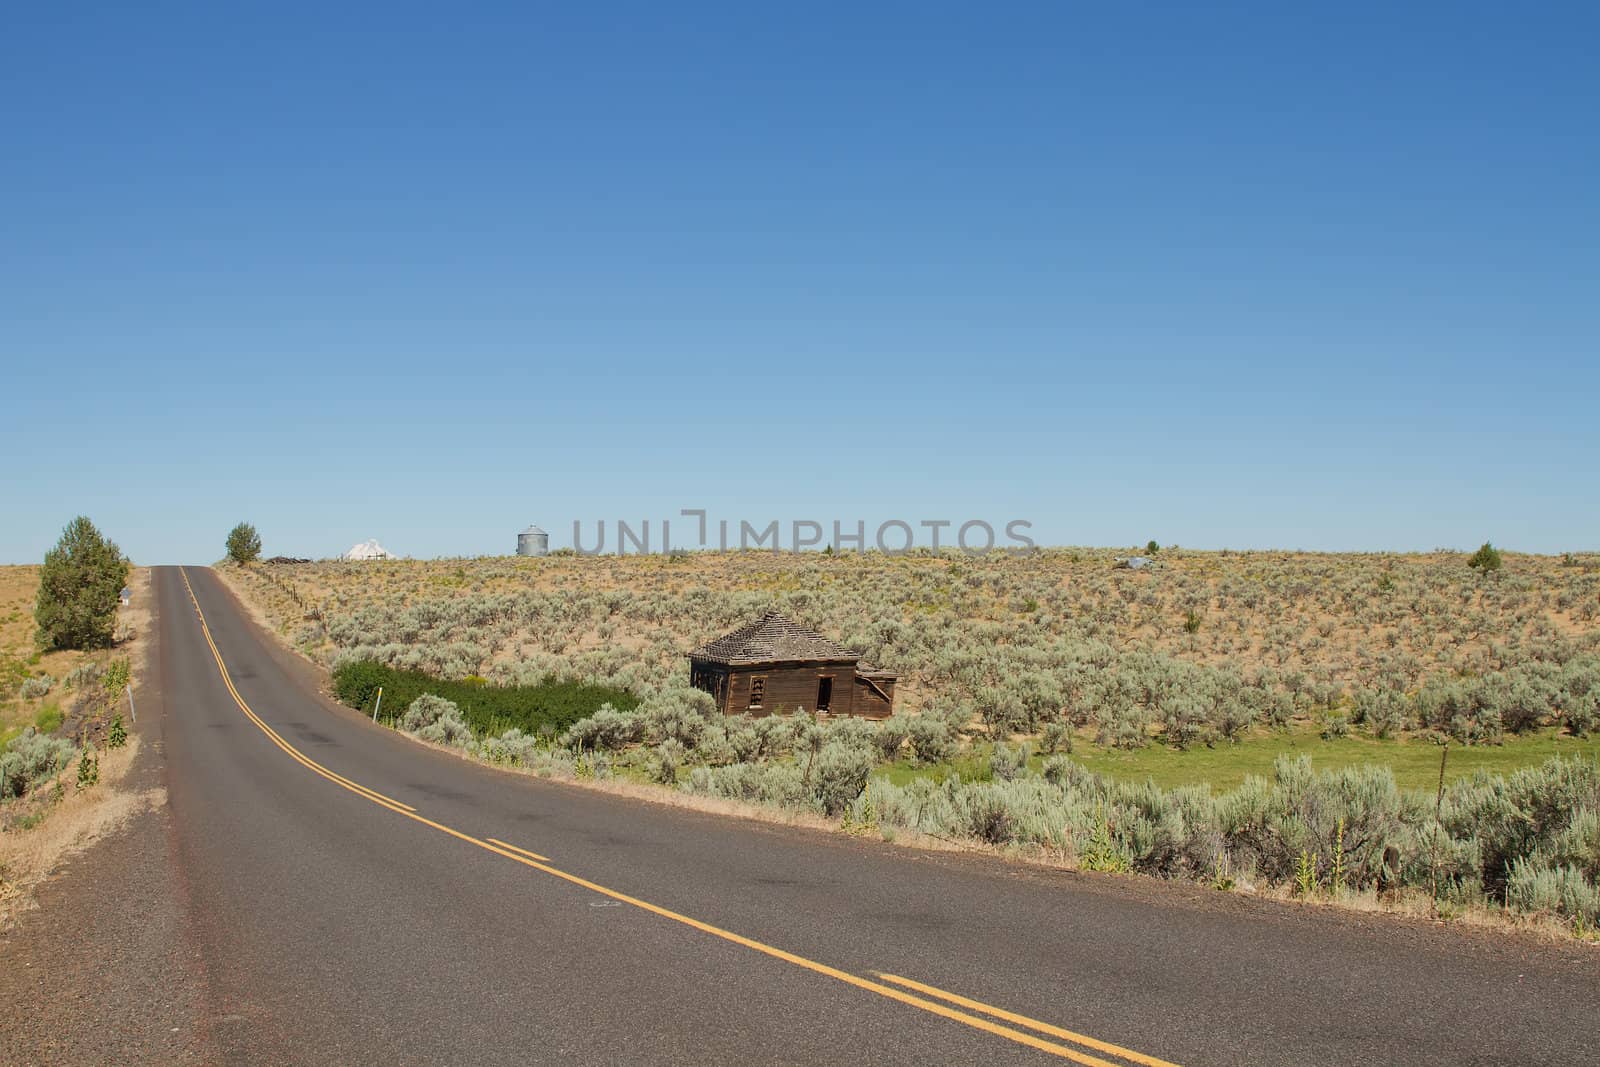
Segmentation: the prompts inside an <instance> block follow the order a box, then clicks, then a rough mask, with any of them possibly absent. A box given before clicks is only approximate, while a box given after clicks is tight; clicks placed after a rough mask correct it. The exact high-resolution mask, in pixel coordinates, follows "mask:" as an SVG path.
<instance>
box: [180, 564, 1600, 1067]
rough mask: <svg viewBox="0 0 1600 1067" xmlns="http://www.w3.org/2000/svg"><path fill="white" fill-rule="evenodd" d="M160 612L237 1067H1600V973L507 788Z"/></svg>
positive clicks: (192, 833)
mask: <svg viewBox="0 0 1600 1067" xmlns="http://www.w3.org/2000/svg"><path fill="white" fill-rule="evenodd" d="M154 591H155V595H156V596H157V598H158V612H159V618H160V624H161V633H160V641H159V649H160V656H161V664H160V671H161V676H162V679H163V688H164V715H165V721H164V723H163V731H164V747H165V751H164V758H165V761H166V777H167V784H168V791H169V799H170V809H171V817H172V822H173V826H174V832H173V834H172V838H173V844H172V851H173V856H172V862H173V863H174V864H175V865H176V866H177V868H178V870H179V873H180V876H181V877H180V881H181V883H182V885H183V886H184V899H183V907H184V909H185V913H186V915H187V922H188V930H189V936H190V938H191V939H192V941H193V944H194V946H195V949H194V951H195V953H196V954H197V956H198V957H199V961H200V970H201V972H202V973H203V974H204V976H205V978H204V980H205V987H206V1015H207V1018H206V1027H207V1031H208V1041H209V1042H210V1045H211V1047H212V1048H214V1050H215V1056H216V1058H218V1059H220V1060H227V1061H234V1062H265V1061H269V1060H276V1061H282V1062H294V1063H341V1064H353V1063H385V1064H397V1063H460V1064H466V1063H474V1064H476V1063H497V1062H507V1063H510V1062H517V1063H527V1062H549V1061H558V1060H559V1061H572V1062H581V1063H632V1062H651V1063H655V1062H681V1063H696V1064H701V1063H740V1064H745V1063H834V1062H838V1063H861V1062H885V1063H900V1062H906V1063H912V1062H915V1063H929V1062H938V1063H944V1062H962V1063H964V1062H979V1061H982V1062H1042V1061H1045V1060H1049V1059H1064V1060H1066V1061H1068V1062H1078V1063H1085V1064H1102V1063H1108V1064H1122V1065H1126V1064H1130V1063H1137V1064H1145V1065H1148V1067H1156V1065H1158V1064H1160V1063H1163V1062H1170V1063H1184V1064H1199V1063H1303V1062H1308V1061H1309V1062H1317V1063H1323V1064H1340V1063H1362V1064H1372V1063H1441V1064H1443V1063H1451V1064H1460V1063H1541V1062H1542V1063H1581V1062H1600V1024H1597V1022H1596V1020H1597V1019H1600V981H1597V980H1596V974H1597V973H1600V972H1597V964H1596V962H1595V960H1594V959H1593V957H1592V956H1588V955H1586V954H1584V953H1582V952H1581V951H1579V950H1576V949H1572V948H1567V947H1560V948H1558V947H1545V946H1538V945H1534V944H1533V943H1531V942H1528V941H1524V940H1513V939H1505V938H1499V939H1495V938H1486V937H1483V936H1481V935H1462V934H1459V933H1456V932H1452V931H1441V930H1436V929H1434V928H1432V927H1429V926H1426V925H1422V924H1418V923H1410V922H1402V921H1397V920H1392V919H1386V918H1371V917H1358V916H1351V915H1345V914H1338V913H1329V912H1326V911H1322V910H1320V909H1318V910H1313V909H1297V908H1286V907H1282V906H1278V905H1273V904H1267V903H1261V902H1255V901H1249V900H1245V899H1241V898H1237V897H1228V896H1223V895H1221V894H1209V895H1208V894H1205V893H1204V892H1202V891H1199V890H1195V889H1192V888H1189V887H1164V886H1159V885H1155V884H1153V883H1149V882H1146V881H1144V880H1140V879H1111V878H1092V877H1086V876H1079V875H1074V874H1069V873H1063V872H1052V871H1046V870H1039V869H1033V868H1026V867H1019V866H1015V865H1009V864H1006V863H1003V862H1001V861H998V860H995V859H991V858H984V857H973V856H960V855H949V854H935V853H924V852H917V851H913V850H909V849H899V848H894V847H891V846H887V845H883V844H881V843H876V842H865V841H858V840H852V839H847V838H844V837H842V836H837V835H828V834H822V833H816V832H811V831H803V830H796V829H790V828H784V827H778V826H771V825H766V824H760V823H751V822H748V821H742V820H735V819H724V818H719V817H715V816H711V815H705V814H699V813H695V812H690V811H685V810H680V809H676V808H670V807H665V806H659V805H652V804H648V803H644V802H639V801H634V800H629V799H626V798H620V797H615V796H611V795H608V794H604V793H600V792H595V791H591V790H584V789H579V788H574V787H570V786H565V785H560V784H555V783H549V782H543V781H539V780H537V779H535V778H532V777H529V776H526V775H519V774H512V773H507V772H500V771H495V770H492V769H488V768H484V767H479V766H475V765H472V764H469V763H467V762H465V761H462V760H459V759H456V758H454V757H452V756H450V755H448V754H445V753H439V752H435V751H432V750H429V749H426V748H424V747H422V746H419V745H416V744H414V743H412V742H410V741H408V740H407V739H405V738H403V737H401V736H399V735H397V734H395V733H393V732H391V731H388V730H384V729H381V728H378V727H375V726H373V725H372V724H370V723H369V722H367V721H365V720H364V719H363V718H361V717H360V716H359V715H356V714H355V713H353V712H350V711H348V710H347V709H342V708H338V707H337V706H335V705H332V704H331V703H329V702H328V701H327V700H325V699H324V698H322V697H320V696H319V695H318V694H317V693H316V692H315V690H314V688H313V687H312V685H311V684H310V683H309V680H308V678H309V676H308V674H307V672H306V671H305V670H304V669H303V665H300V664H297V663H296V662H295V661H293V660H292V658H290V657H289V656H288V654H287V653H285V652H283V650H282V649H280V648H277V647H275V646H273V645H272V644H271V639H270V638H268V637H267V636H266V635H264V634H263V633H262V632H261V631H260V630H259V629H258V628H257V627H256V626H255V625H254V624H253V623H252V622H250V621H249V620H248V619H247V618H246V617H245V615H244V614H243V613H242V612H241V611H240V610H239V608H238V606H237V605H236V603H235V602H234V600H233V599H232V597H231V595H230V594H229V593H228V591H227V590H226V589H225V588H224V587H223V586H222V585H221V583H220V582H219V581H218V579H217V578H216V577H215V576H214V575H213V574H212V573H211V572H209V571H208V570H205V569H202V568H188V569H186V570H180V569H178V568H161V569H158V570H157V571H156V572H155V576H154Z"/></svg>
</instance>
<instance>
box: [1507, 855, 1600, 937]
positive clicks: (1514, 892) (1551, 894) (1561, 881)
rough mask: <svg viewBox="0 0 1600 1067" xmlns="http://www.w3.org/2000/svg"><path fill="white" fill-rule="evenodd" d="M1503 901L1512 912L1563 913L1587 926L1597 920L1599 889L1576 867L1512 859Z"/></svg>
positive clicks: (1599, 899)
mask: <svg viewBox="0 0 1600 1067" xmlns="http://www.w3.org/2000/svg"><path fill="white" fill-rule="evenodd" d="M1506 903H1507V904H1508V905H1510V906H1511V907H1512V908H1513V909H1514V910H1516V911H1525V912H1546V913H1550V914H1555V915H1563V916H1566V917H1567V918H1569V919H1572V920H1574V921H1576V922H1580V923H1582V924H1584V925H1585V926H1588V927H1593V926H1594V925H1595V923H1596V922H1600V889H1596V888H1595V885H1594V882H1593V881H1592V880H1591V879H1589V878H1586V877H1585V876H1584V874H1583V872H1582V871H1580V870H1578V869H1577V868H1576V867H1550V866H1547V865H1545V864H1543V863H1541V862H1539V861H1537V860H1526V859H1516V860H1513V861H1512V863H1511V873H1510V877H1509V878H1508V879H1507V882H1506Z"/></svg>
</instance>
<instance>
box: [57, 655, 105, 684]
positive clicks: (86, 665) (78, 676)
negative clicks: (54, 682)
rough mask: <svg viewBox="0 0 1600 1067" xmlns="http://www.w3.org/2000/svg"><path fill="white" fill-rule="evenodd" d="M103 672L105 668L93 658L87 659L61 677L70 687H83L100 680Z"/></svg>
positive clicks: (62, 681)
mask: <svg viewBox="0 0 1600 1067" xmlns="http://www.w3.org/2000/svg"><path fill="white" fill-rule="evenodd" d="M101 673H103V668H102V667H101V666H100V664H98V663H96V662H95V661H94V660H92V659H91V660H85V661H84V662H82V663H80V664H78V665H77V666H76V667H74V668H72V670H70V671H68V672H67V674H66V676H65V677H64V678H62V679H61V684H62V685H64V686H66V687H67V688H68V689H82V688H83V687H84V686H86V685H93V684H94V683H95V682H98V681H99V680H100V675H101Z"/></svg>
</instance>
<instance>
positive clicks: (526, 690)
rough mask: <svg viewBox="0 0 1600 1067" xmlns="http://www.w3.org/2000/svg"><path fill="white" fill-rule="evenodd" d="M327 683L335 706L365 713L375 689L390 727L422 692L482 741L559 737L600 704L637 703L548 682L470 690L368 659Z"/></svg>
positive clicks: (623, 694)
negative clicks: (453, 711) (505, 736)
mask: <svg viewBox="0 0 1600 1067" xmlns="http://www.w3.org/2000/svg"><path fill="white" fill-rule="evenodd" d="M333 683H334V693H335V695H336V696H337V697H338V699H339V701H340V703H342V704H345V705H347V706H349V707H352V708H357V709H360V710H362V711H366V712H370V711H371V710H372V707H373V703H374V701H375V700H376V699H377V695H378V688H379V687H380V686H381V687H382V688H383V707H382V709H381V711H380V717H382V718H383V719H384V720H385V721H388V722H391V723H392V722H394V721H395V719H396V718H397V717H398V716H399V714H400V712H401V711H402V710H404V709H405V708H407V707H409V706H410V705H411V702H412V701H414V700H416V699H417V698H418V697H419V696H422V695H423V694H424V693H430V694H433V695H435V696H439V697H443V698H444V699H446V700H450V701H452V702H453V703H455V704H456V705H457V706H458V707H459V708H460V709H461V717H462V719H463V720H464V721H465V722H466V723H467V725H469V726H470V727H472V729H473V731H474V732H475V733H476V734H478V735H479V736H482V737H487V736H493V735H498V734H501V733H504V732H505V731H506V730H508V729H513V728H515V729H518V730H521V731H522V732H523V733H526V734H533V735H537V734H538V733H539V732H540V730H541V729H544V730H546V731H547V732H551V733H559V732H561V731H562V730H565V729H567V728H568V727H570V726H572V725H573V724H574V723H576V722H577V721H578V720H580V719H583V718H587V717H588V716H590V715H593V714H594V713H595V712H596V711H598V710H600V708H601V707H602V706H603V705H605V704H610V705H611V706H612V707H613V708H615V709H617V710H618V711H632V710H633V709H634V708H636V707H638V704H639V702H638V700H637V699H636V698H635V697H634V696H633V694H631V693H629V692H627V691H626V690H622V689H616V688H613V687H611V686H603V685H584V684H580V683H577V682H557V681H554V680H546V681H544V682H540V683H538V684H536V685H510V686H498V685H486V686H475V685H467V684H464V683H462V682H454V681H449V680H446V679H442V678H435V677H433V676H432V675H429V674H425V673H423V672H422V671H403V670H397V669H395V668H393V667H385V666H383V665H382V664H379V663H374V662H372V661H370V660H355V661H351V662H347V663H345V664H343V665H341V666H340V667H338V668H337V669H336V670H335V671H334V673H333Z"/></svg>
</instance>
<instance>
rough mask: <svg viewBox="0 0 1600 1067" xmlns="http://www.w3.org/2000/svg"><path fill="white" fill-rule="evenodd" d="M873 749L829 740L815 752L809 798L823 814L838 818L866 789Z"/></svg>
mask: <svg viewBox="0 0 1600 1067" xmlns="http://www.w3.org/2000/svg"><path fill="white" fill-rule="evenodd" d="M872 766H873V756H872V750H871V749H869V748H864V747H862V746H860V745H852V744H848V743H846V742H843V741H830V742H828V743H827V744H825V745H823V747H822V751H820V752H818V753H817V758H816V762H815V763H814V764H813V766H812V768H811V795H812V799H813V801H814V803H815V804H816V806H817V807H819V808H820V809H822V813H823V814H824V815H830V816H831V815H838V814H839V813H840V812H841V811H843V810H844V809H845V808H846V807H847V806H848V805H849V804H851V803H852V802H853V801H854V800H855V799H856V798H857V797H859V796H860V795H861V791H862V790H863V789H865V788H866V787H867V778H868V776H869V775H871V773H872Z"/></svg>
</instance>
